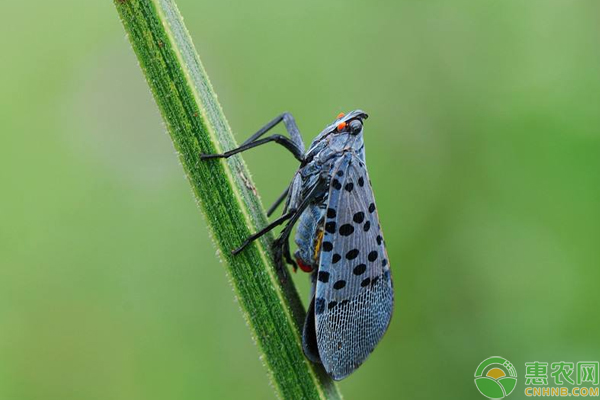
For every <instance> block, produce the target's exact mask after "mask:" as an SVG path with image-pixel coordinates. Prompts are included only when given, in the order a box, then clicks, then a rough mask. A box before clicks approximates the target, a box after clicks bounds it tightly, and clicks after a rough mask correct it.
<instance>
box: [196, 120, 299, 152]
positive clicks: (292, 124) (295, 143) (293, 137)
mask: <svg viewBox="0 0 600 400" xmlns="http://www.w3.org/2000/svg"><path fill="white" fill-rule="evenodd" d="M280 122H283V123H284V125H285V128H286V130H287V132H288V134H289V135H290V138H287V137H285V136H282V135H271V136H268V137H266V138H263V139H260V137H261V136H263V135H264V134H265V133H267V132H268V131H270V130H271V129H273V128H274V127H275V126H276V125H278V124H279V123H280ZM269 142H275V143H278V144H280V145H282V146H283V147H285V148H286V149H288V150H289V151H290V152H291V153H292V154H293V155H294V157H295V158H296V159H297V160H298V161H303V160H304V142H303V141H302V136H301V135H300V130H299V129H298V126H297V125H296V121H295V120H294V117H292V114H290V113H287V112H286V113H283V114H281V115H279V116H277V117H275V118H274V119H273V120H272V121H271V122H269V123H268V124H266V125H265V126H263V127H262V128H260V129H259V130H258V131H257V132H256V133H255V134H253V135H252V136H250V137H249V138H248V140H246V141H245V142H244V143H242V144H241V145H240V146H239V147H238V148H236V149H233V150H229V151H226V152H225V153H222V154H201V155H200V159H202V160H208V159H211V158H228V157H231V156H232V155H234V154H238V153H241V152H242V151H246V150H250V149H252V148H254V147H258V146H261V145H263V144H266V143H269Z"/></svg>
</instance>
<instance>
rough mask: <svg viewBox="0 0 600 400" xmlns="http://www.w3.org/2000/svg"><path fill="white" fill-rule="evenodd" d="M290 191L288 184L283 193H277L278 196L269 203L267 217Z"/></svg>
mask: <svg viewBox="0 0 600 400" xmlns="http://www.w3.org/2000/svg"><path fill="white" fill-rule="evenodd" d="M289 192H290V187H289V186H288V187H287V188H286V189H285V190H284V191H283V193H281V194H280V195H279V197H278V198H277V200H275V202H274V203H273V204H271V207H269V210H268V211H267V217H270V216H271V214H273V212H275V210H276V209H277V207H279V205H280V204H281V203H282V202H283V201H284V200H285V198H286V197H287V195H288V193H289Z"/></svg>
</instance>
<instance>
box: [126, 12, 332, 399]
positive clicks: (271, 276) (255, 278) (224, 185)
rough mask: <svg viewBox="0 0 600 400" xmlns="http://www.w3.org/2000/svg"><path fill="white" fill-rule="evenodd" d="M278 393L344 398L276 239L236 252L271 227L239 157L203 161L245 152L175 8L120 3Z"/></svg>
mask: <svg viewBox="0 0 600 400" xmlns="http://www.w3.org/2000/svg"><path fill="white" fill-rule="evenodd" d="M115 6H116V8H117V11H118V12H119V15H120V17H121V21H122V23H123V26H124V28H125V31H126V32H127V34H128V36H129V40H130V41H131V44H132V47H133V49H134V51H135V53H136V54H137V57H138V60H139V63H140V66H141V68H142V71H143V73H144V75H145V77H146V80H147V82H148V84H149V86H150V89H151V90H152V93H153V95H154V99H155V101H156V103H157V105H158V108H159V109H160V112H161V114H162V116H163V119H164V121H165V123H166V126H167V129H168V131H169V134H170V136H171V138H172V140H173V144H174V146H175V149H176V150H177V152H178V153H179V158H180V161H181V164H182V166H183V168H184V170H185V173H186V175H187V177H188V180H189V182H190V184H191V186H192V190H193V192H194V195H195V197H196V199H197V201H198V204H199V205H200V209H201V210H202V212H203V214H204V216H205V218H206V221H207V223H208V226H209V229H210V232H211V236H212V238H213V240H214V242H215V244H216V246H217V248H218V250H219V254H220V257H221V259H222V260H223V262H224V264H225V266H226V269H227V271H228V273H229V276H230V277H231V282H232V284H233V286H234V289H235V292H236V295H237V297H238V299H239V304H240V305H241V308H242V312H243V314H244V318H245V319H246V321H247V323H248V326H249V327H250V330H251V332H252V336H253V337H254V339H255V341H256V343H257V344H258V348H259V351H260V352H261V358H262V359H263V360H264V363H265V365H266V367H267V370H268V373H269V376H270V379H271V382H272V383H273V387H274V388H275V389H276V392H277V394H278V396H279V397H280V398H283V399H339V398H341V394H340V392H339V391H338V388H337V386H336V385H335V384H334V382H333V381H332V380H331V379H330V378H329V377H328V376H327V375H326V374H325V372H324V370H323V368H322V367H320V366H318V365H315V364H313V363H311V362H309V361H308V360H306V358H305V357H304V354H303V352H302V346H301V339H300V327H301V325H302V321H303V318H304V309H303V307H302V305H301V302H300V299H299V297H298V293H297V292H296V289H295V288H294V286H293V284H292V282H291V280H289V279H288V280H287V282H286V283H281V279H280V277H279V276H278V274H277V272H276V270H275V267H274V265H273V262H272V257H271V252H270V250H269V248H270V247H269V246H270V243H271V241H272V237H271V235H268V236H267V237H266V238H265V239H263V240H261V241H259V242H257V243H256V244H254V245H252V246H249V247H248V248H247V249H246V250H244V251H243V252H242V253H240V254H239V255H237V256H232V255H231V249H233V248H235V247H236V246H238V245H239V244H240V243H242V241H243V240H244V239H245V238H246V237H247V236H249V235H250V234H251V233H252V232H255V231H257V230H258V229H259V228H260V227H262V226H264V225H265V224H266V223H267V220H266V216H265V214H264V210H263V208H262V205H261V204H260V201H259V199H258V198H257V196H256V195H255V194H254V193H253V192H254V186H253V183H252V181H251V179H250V175H249V173H248V170H247V168H246V166H245V164H244V162H243V161H242V159H241V158H240V157H239V156H235V157H231V158H230V159H228V160H220V161H214V160H213V161H208V162H201V161H200V159H199V154H202V153H217V152H218V153H220V152H223V151H224V150H228V149H232V148H235V147H236V143H235V141H234V139H233V135H232V134H231V129H230V128H229V125H228V123H227V120H226V119H225V116H224V115H223V111H222V109H221V106H220V105H219V103H218V101H217V98H216V95H215V93H214V91H213V89H212V86H211V84H210V82H209V80H208V76H207V74H206V72H205V71H204V68H203V67H202V64H201V63H200V58H199V57H198V54H197V53H196V50H195V48H194V45H193V44H192V41H191V38H190V36H189V34H188V32H187V29H186V28H185V25H184V24H183V20H182V17H181V15H180V14H179V11H178V9H177V7H176V5H175V3H174V1H173V0H115Z"/></svg>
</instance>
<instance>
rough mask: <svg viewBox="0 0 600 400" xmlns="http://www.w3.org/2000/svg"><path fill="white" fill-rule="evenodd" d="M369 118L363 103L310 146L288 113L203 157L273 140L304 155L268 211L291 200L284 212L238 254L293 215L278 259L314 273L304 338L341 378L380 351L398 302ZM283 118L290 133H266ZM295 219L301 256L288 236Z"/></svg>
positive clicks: (279, 242)
mask: <svg viewBox="0 0 600 400" xmlns="http://www.w3.org/2000/svg"><path fill="white" fill-rule="evenodd" d="M367 117H368V116H367V114H366V113H364V112H363V111H361V110H355V111H352V112H350V113H348V114H347V115H344V114H343V113H342V114H340V115H338V117H337V119H336V120H335V121H334V122H333V123H332V124H330V125H328V126H327V127H326V128H325V129H324V130H323V131H322V132H321V133H319V135H318V136H317V137H316V138H315V139H314V140H313V142H312V143H311V145H310V148H309V149H308V151H306V152H305V151H304V142H303V141H302V137H301V135H300V131H299V130H298V127H297V126H296V122H295V121H294V118H293V117H292V115H291V114H289V113H284V114H282V115H280V116H278V117H277V118H275V119H273V120H272V121H271V122H269V123H268V124H267V125H265V126H264V127H263V128H262V129H260V130H259V131H258V132H256V133H255V134H254V135H252V136H251V137H250V138H249V139H248V140H247V141H245V142H244V143H243V144H242V145H241V146H240V147H238V148H237V149H234V150H231V151H228V152H226V153H223V154H203V155H202V156H201V158H202V159H210V158H227V157H230V156H232V155H234V154H237V153H239V152H242V151H244V150H248V149H251V148H253V147H256V146H260V145H262V144H265V143H268V142H272V141H274V142H277V143H279V144H281V145H283V146H284V147H285V148H286V149H288V150H289V151H290V152H291V153H292V154H293V155H294V156H295V157H296V158H297V159H298V161H300V168H299V169H298V171H297V172H296V174H295V175H294V178H293V180H292V182H291V184H290V185H289V187H288V188H287V189H286V190H285V191H284V192H283V194H282V195H281V196H280V197H279V198H278V199H277V200H276V201H275V203H274V204H273V205H272V206H271V208H270V209H269V212H268V215H271V214H272V213H273V211H274V210H275V209H276V208H277V207H278V206H279V205H280V204H281V203H282V202H283V201H284V200H285V201H286V202H285V208H284V212H283V215H282V216H281V217H279V218H278V219H276V220H275V221H273V222H272V223H271V224H269V225H268V226H266V227H265V228H264V229H262V230H261V231H259V232H257V233H256V234H254V235H252V236H250V237H249V238H248V239H247V240H246V241H245V242H244V243H243V244H242V245H241V246H240V247H239V248H237V249H235V250H234V251H233V253H234V254H237V253H239V252H240V251H242V250H243V249H244V248H245V247H246V246H248V245H249V244H250V243H252V241H254V240H256V239H258V238H259V237H261V236H262V235H264V234H265V233H267V232H269V231H270V230H272V229H273V228H275V227H276V226H278V225H281V224H283V223H284V222H287V224H286V225H285V227H284V228H283V230H282V232H281V234H280V236H279V237H278V238H277V239H276V240H275V241H274V243H273V250H274V251H273V253H274V255H275V262H276V264H277V266H278V268H281V269H283V266H284V259H285V261H286V262H287V263H288V264H291V265H292V266H293V267H294V270H296V262H297V265H298V266H299V267H300V269H302V270H303V271H306V272H310V273H311V281H312V290H311V295H310V296H311V297H310V306H309V308H308V313H307V316H306V321H305V323H304V328H303V333H302V345H303V348H304V353H305V354H306V357H307V358H308V359H310V360H311V361H313V362H317V363H322V364H323V366H324V367H325V370H326V371H327V373H328V374H329V375H331V377H332V378H333V379H335V380H340V379H343V378H345V377H347V376H348V375H350V374H351V373H352V372H353V371H354V370H355V369H356V368H358V367H359V366H360V365H361V364H362V363H363V362H364V361H365V359H366V358H367V357H368V356H369V354H370V353H371V352H372V351H373V349H374V348H375V346H376V345H377V343H378V342H379V340H380V339H381V337H382V336H383V334H384V333H385V331H386V329H387V327H388V325H389V323H390V319H391V317H392V309H393V305H394V292H393V285H392V276H391V273H390V266H389V262H388V256H387V252H386V249H385V242H384V240H383V234H382V232H381V226H380V225H379V218H378V216H377V207H376V206H375V200H374V198H373V190H372V188H371V182H370V180H369V176H368V174H367V169H366V167H365V146H364V140H363V121H364V120H365V119H367ZM280 122H283V123H284V125H285V127H286V129H287V131H288V133H289V135H290V138H287V137H284V136H282V135H272V136H268V137H266V138H262V139H261V136H263V135H264V134H265V133H266V132H268V131H269V130H270V129H272V128H273V127H275V126H276V125H277V124H279V123H280ZM296 222H298V229H297V231H296V244H297V245H298V250H297V251H296V252H295V254H294V255H295V261H294V259H293V258H292V256H291V254H290V246H289V236H290V234H291V231H292V227H293V226H294V224H295V223H296Z"/></svg>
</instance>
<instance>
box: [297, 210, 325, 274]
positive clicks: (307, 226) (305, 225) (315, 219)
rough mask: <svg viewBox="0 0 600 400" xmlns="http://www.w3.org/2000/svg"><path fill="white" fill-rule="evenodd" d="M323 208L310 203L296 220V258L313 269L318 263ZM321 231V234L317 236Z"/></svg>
mask: <svg viewBox="0 0 600 400" xmlns="http://www.w3.org/2000/svg"><path fill="white" fill-rule="evenodd" d="M323 216H324V210H323V209H321V208H320V207H319V205H318V204H312V205H310V206H309V207H308V208H307V209H306V210H305V211H304V212H303V213H302V216H301V217H300V220H299V221H298V229H297V231H296V244H297V245H298V250H296V253H295V255H296V258H297V259H299V260H300V262H302V263H303V264H305V265H307V266H310V267H312V269H315V268H316V267H317V264H318V259H319V257H318V256H319V254H318V253H319V251H320V241H321V240H322V238H323V237H322V232H323V229H322V225H323ZM319 232H321V236H319Z"/></svg>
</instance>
